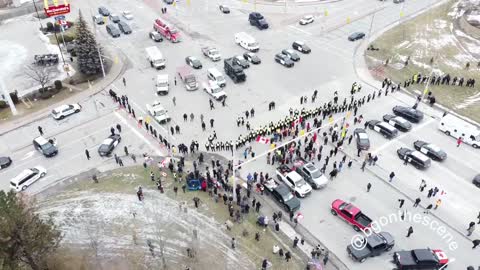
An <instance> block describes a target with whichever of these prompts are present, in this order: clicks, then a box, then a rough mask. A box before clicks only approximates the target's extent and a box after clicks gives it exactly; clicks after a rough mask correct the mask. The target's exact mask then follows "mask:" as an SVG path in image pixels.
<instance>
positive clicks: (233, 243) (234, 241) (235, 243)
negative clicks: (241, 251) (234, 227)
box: [231, 237, 237, 249]
mask: <svg viewBox="0 0 480 270" xmlns="http://www.w3.org/2000/svg"><path fill="white" fill-rule="evenodd" d="M231 244H232V249H235V247H236V246H237V241H236V240H235V237H232V243H231Z"/></svg>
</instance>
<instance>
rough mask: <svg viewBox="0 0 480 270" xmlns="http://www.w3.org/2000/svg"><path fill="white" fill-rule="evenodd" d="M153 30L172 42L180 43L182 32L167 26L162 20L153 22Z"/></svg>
mask: <svg viewBox="0 0 480 270" xmlns="http://www.w3.org/2000/svg"><path fill="white" fill-rule="evenodd" d="M153 29H155V31H157V32H158V33H160V35H162V36H164V37H165V38H166V39H168V40H170V41H171V42H179V41H180V32H178V30H177V29H175V28H174V27H172V26H169V25H167V24H166V23H165V22H164V21H162V20H161V19H156V20H155V21H154V22H153Z"/></svg>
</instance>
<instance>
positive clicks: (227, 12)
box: [218, 5, 230, 14]
mask: <svg viewBox="0 0 480 270" xmlns="http://www.w3.org/2000/svg"><path fill="white" fill-rule="evenodd" d="M218 8H219V9H220V11H221V12H222V13H224V14H229V13H230V9H229V8H228V7H227V6H225V5H220V6H218Z"/></svg>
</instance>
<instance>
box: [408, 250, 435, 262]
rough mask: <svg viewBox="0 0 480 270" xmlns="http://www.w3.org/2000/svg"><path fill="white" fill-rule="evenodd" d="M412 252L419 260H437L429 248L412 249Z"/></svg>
mask: <svg viewBox="0 0 480 270" xmlns="http://www.w3.org/2000/svg"><path fill="white" fill-rule="evenodd" d="M412 253H413V254H414V255H415V257H416V258H417V259H418V260H419V261H438V258H437V257H436V256H435V255H434V254H433V252H432V251H431V250H430V249H414V250H412Z"/></svg>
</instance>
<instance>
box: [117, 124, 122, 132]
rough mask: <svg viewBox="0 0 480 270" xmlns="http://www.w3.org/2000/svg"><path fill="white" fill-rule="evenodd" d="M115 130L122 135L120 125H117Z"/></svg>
mask: <svg viewBox="0 0 480 270" xmlns="http://www.w3.org/2000/svg"><path fill="white" fill-rule="evenodd" d="M117 130H118V133H122V126H120V124H117Z"/></svg>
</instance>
